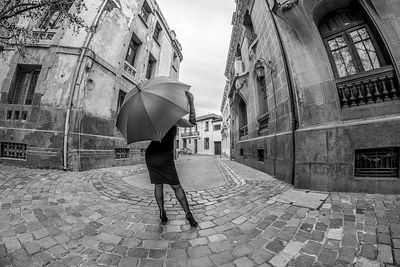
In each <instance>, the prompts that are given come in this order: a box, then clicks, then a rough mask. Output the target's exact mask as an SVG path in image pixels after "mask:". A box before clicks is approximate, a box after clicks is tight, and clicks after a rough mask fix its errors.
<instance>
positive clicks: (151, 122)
mask: <svg viewBox="0 0 400 267" xmlns="http://www.w3.org/2000/svg"><path fill="white" fill-rule="evenodd" d="M142 92H143V91H142ZM140 100H141V101H142V105H143V107H145V105H144V102H143V98H142V97H140ZM145 114H146V116H147V118H148V119H149V122H150V124H151V127H153V130H154V133H155V134H157V131H156V129H155V128H154V125H153V121H152V120H151V119H150V116H149V114H147V112H145Z"/></svg>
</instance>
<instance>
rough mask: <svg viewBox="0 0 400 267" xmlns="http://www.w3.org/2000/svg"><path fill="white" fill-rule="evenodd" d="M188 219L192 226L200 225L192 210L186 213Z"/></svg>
mask: <svg viewBox="0 0 400 267" xmlns="http://www.w3.org/2000/svg"><path fill="white" fill-rule="evenodd" d="M186 220H188V221H189V224H190V226H191V227H197V226H198V225H199V224H198V223H197V222H196V220H195V219H194V218H193V214H192V213H191V212H188V213H186Z"/></svg>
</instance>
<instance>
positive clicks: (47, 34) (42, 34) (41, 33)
mask: <svg viewBox="0 0 400 267" xmlns="http://www.w3.org/2000/svg"><path fill="white" fill-rule="evenodd" d="M32 32H33V35H34V36H35V37H36V38H37V40H38V42H39V44H46V43H50V42H51V41H53V38H54V35H56V33H57V30H53V29H48V30H43V29H34V30H33V31H32Z"/></svg>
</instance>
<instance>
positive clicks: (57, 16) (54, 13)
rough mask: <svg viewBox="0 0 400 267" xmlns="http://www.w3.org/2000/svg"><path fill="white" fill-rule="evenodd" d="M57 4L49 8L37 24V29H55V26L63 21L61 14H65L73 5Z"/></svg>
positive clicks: (70, 2)
mask: <svg viewBox="0 0 400 267" xmlns="http://www.w3.org/2000/svg"><path fill="white" fill-rule="evenodd" d="M59 2H61V3H54V4H52V5H51V6H50V7H49V9H48V10H47V11H46V13H45V15H44V17H43V18H42V20H41V21H40V22H39V25H38V28H41V29H54V28H56V26H57V24H58V23H59V22H60V21H61V20H62V19H63V14H65V13H67V12H68V11H69V10H70V8H71V6H72V4H73V1H59Z"/></svg>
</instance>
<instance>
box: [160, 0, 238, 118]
mask: <svg viewBox="0 0 400 267" xmlns="http://www.w3.org/2000/svg"><path fill="white" fill-rule="evenodd" d="M156 1H157V3H158V5H159V6H160V9H161V12H162V13H163V15H164V17H165V19H166V20H167V23H168V25H169V27H170V28H171V30H174V31H175V32H176V35H177V39H178V41H179V42H180V43H181V44H182V54H183V61H182V63H181V66H180V71H179V80H180V81H182V82H184V83H187V84H190V85H191V86H192V89H191V92H192V93H193V95H194V101H195V106H196V116H202V115H206V114H208V113H216V114H221V111H220V107H221V101H222V95H223V91H224V87H225V81H226V77H225V76H224V72H225V64H226V58H227V55H228V48H229V41H230V37H231V31H232V25H231V20H232V14H233V12H234V11H235V0H156Z"/></svg>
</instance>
